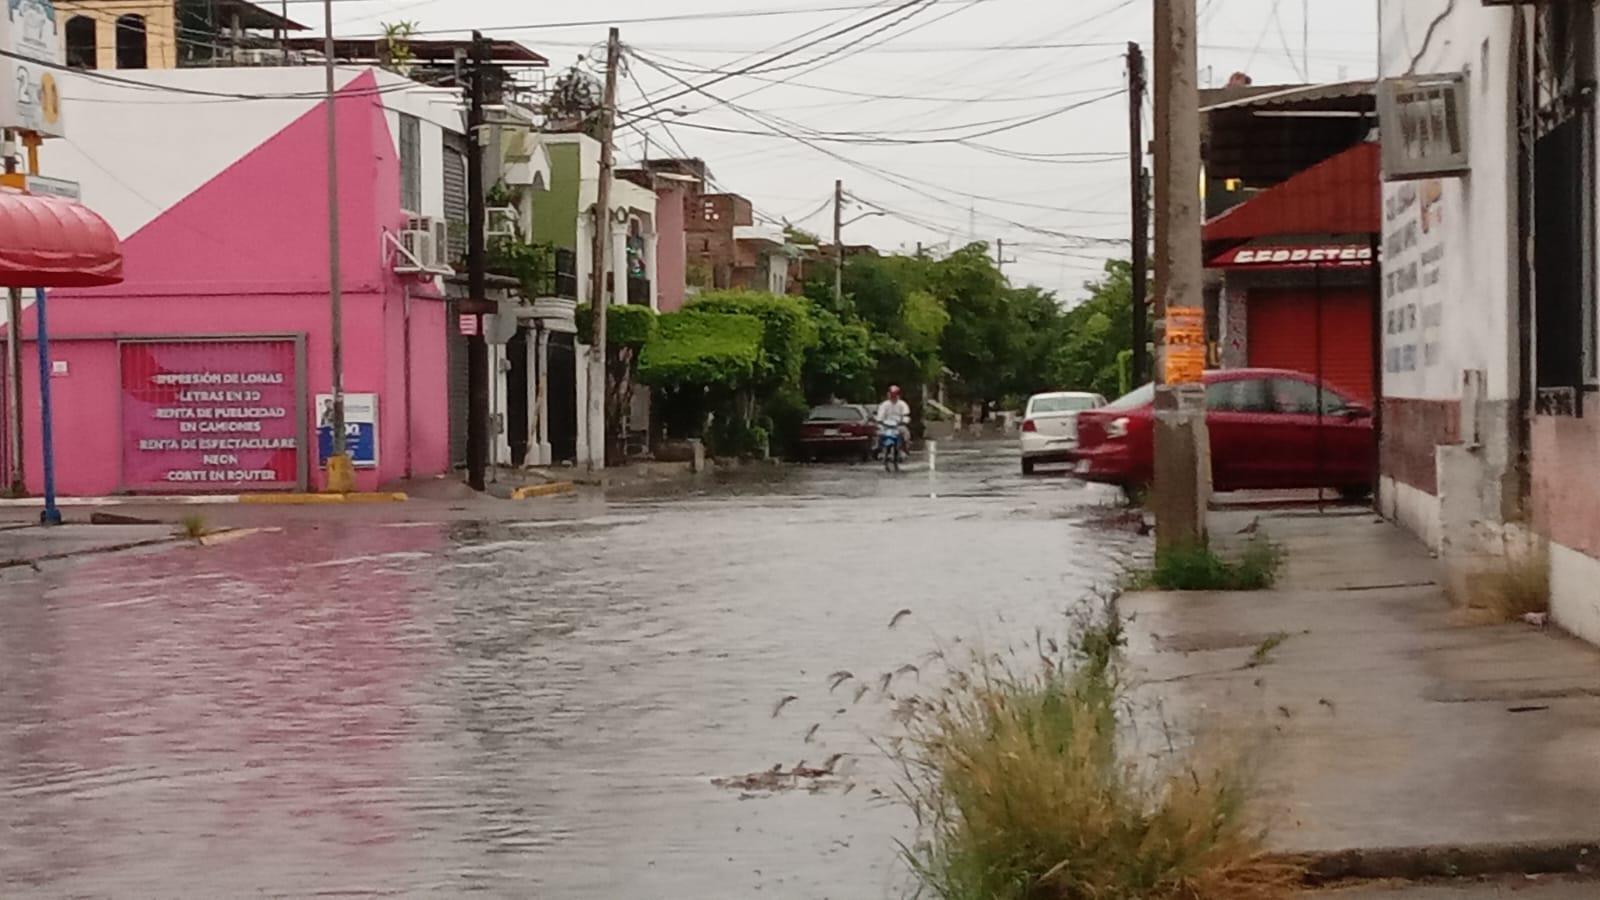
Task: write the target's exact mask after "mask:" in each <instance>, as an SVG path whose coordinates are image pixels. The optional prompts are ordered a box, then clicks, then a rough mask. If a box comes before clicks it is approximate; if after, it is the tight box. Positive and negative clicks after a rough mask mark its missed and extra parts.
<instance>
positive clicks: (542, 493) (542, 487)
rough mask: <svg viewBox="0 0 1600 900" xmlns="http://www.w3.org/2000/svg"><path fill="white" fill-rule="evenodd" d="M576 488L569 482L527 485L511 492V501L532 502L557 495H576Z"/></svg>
mask: <svg viewBox="0 0 1600 900" xmlns="http://www.w3.org/2000/svg"><path fill="white" fill-rule="evenodd" d="M577 490H578V486H577V485H576V484H573V483H572V482H570V481H552V482H550V483H549V484H529V485H524V486H522V487H519V488H517V489H516V490H514V491H512V492H511V499H513V500H532V499H534V498H535V497H554V496H556V495H557V494H573V493H577Z"/></svg>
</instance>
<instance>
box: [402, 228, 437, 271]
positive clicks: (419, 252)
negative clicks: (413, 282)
mask: <svg viewBox="0 0 1600 900" xmlns="http://www.w3.org/2000/svg"><path fill="white" fill-rule="evenodd" d="M400 246H401V247H402V248H403V249H404V250H405V255H406V257H407V258H406V259H402V260H400V265H399V266H398V267H397V268H399V269H401V270H403V271H421V272H427V271H430V270H432V269H433V268H434V262H435V260H436V259H437V258H438V256H439V248H438V244H437V243H435V241H434V238H433V232H432V231H423V230H420V229H416V228H407V229H406V230H405V231H402V232H400Z"/></svg>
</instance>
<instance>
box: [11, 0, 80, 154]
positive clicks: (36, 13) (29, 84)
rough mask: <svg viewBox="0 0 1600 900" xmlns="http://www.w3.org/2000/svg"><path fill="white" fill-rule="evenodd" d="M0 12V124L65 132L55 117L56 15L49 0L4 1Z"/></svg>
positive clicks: (58, 19)
mask: <svg viewBox="0 0 1600 900" xmlns="http://www.w3.org/2000/svg"><path fill="white" fill-rule="evenodd" d="M5 7H6V8H5V14H4V15H0V127H4V128H16V129H20V130H22V131H34V132H38V133H39V134H41V135H44V136H45V137H61V136H63V135H64V134H65V133H66V129H65V128H64V126H63V122H62V117H61V85H60V82H59V80H58V77H59V75H60V68H59V67H60V66H61V63H62V53H61V27H62V23H61V14H60V13H59V12H58V11H57V10H56V8H55V5H54V4H53V3H52V2H51V0H5Z"/></svg>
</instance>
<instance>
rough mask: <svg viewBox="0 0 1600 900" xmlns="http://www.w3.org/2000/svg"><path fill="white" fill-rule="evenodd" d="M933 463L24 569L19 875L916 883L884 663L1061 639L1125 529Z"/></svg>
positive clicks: (795, 893) (6, 604) (9, 645)
mask: <svg viewBox="0 0 1600 900" xmlns="http://www.w3.org/2000/svg"><path fill="white" fill-rule="evenodd" d="M917 462H920V460H918V461H917ZM940 462H941V466H942V471H941V473H940V475H939V478H938V479H937V480H936V481H930V480H929V479H928V477H927V475H926V473H925V472H918V471H912V472H908V473H906V474H904V475H902V476H900V477H898V478H893V477H890V476H886V475H884V474H882V473H881V472H879V471H877V470H875V469H873V468H871V467H837V468H836V467H818V468H805V469H801V470H798V471H793V472H788V473H784V474H781V475H777V474H775V475H772V476H769V477H765V478H748V477H746V478H739V479H735V480H734V481H732V482H730V483H723V484H718V485H714V486H709V487H706V488H703V489H699V490H695V491H692V492H687V493H686V492H684V491H682V490H681V489H663V490H661V491H659V492H657V493H656V494H654V495H652V494H648V493H645V494H638V495H635V496H632V497H629V498H627V499H615V498H614V499H613V500H611V501H610V502H608V503H603V504H592V503H589V504H586V503H572V504H571V505H570V506H567V507H549V506H546V507H541V509H542V510H549V509H567V510H570V512H571V514H570V517H567V518H550V517H548V516H547V517H546V518H543V519H539V520H530V521H514V522H495V523H481V522H440V523H426V522H424V523H406V524H404V525H399V524H392V525H386V524H381V523H377V522H369V523H362V524H357V523H354V522H347V523H339V524H337V525H326V526H323V527H316V528H289V529H286V530H285V531H283V532H281V533H277V534H267V535H260V536H257V537H254V538H251V539H248V540H244V541H239V542H236V543H233V544H228V545H224V546H221V547H216V548H211V549H206V550H187V549H185V550H179V551H173V552H165V553H160V554H147V555H137V556H119V557H101V558H98V559H94V560H91V561H86V562H81V563H75V564H68V565H58V566H56V567H53V568H46V570H45V571H44V572H42V573H25V574H11V575H6V576H4V577H3V578H0V895H3V896H6V897H16V896H116V897H236V896H308V895H313V894H315V895H318V896H340V895H351V896H369V895H391V896H419V897H436V896H450V895H455V894H461V893H469V892H482V893H486V894H488V895H490V896H506V897H530V896H536V897H552V898H592V900H602V898H604V900H617V898H744V897H751V896H758V895H759V896H774V897H794V898H824V897H827V898H877V897H893V896H899V895H900V894H901V892H902V889H903V888H904V885H905V876H904V872H903V869H902V867H901V866H900V864H899V862H898V861H897V859H896V855H895V854H896V850H895V845H894V841H895V839H896V838H904V837H906V836H907V835H908V830H907V828H908V823H907V815H906V813H905V811H904V810H902V809H899V808H897V807H894V806H892V805H890V804H887V803H885V802H883V801H881V800H880V799H878V798H877V797H876V796H875V794H874V790H875V789H881V790H889V789H890V785H889V781H888V778H889V766H888V765H887V763H886V761H884V760H883V759H882V757H881V756H880V755H879V753H878V751H876V750H875V749H874V747H873V745H872V743H871V742H872V740H873V739H874V738H881V737H882V736H884V735H886V734H889V733H891V732H892V730H893V725H892V722H891V720H890V717H889V715H888V709H889V706H890V704H889V703H887V702H885V701H884V700H883V699H882V698H881V697H880V696H879V692H878V691H877V690H876V688H877V687H878V685H879V684H880V683H881V682H880V679H881V677H882V676H883V675H885V674H888V673H892V672H894V670H896V669H898V668H900V667H901V666H903V665H905V664H908V663H910V664H916V665H918V666H919V671H917V672H912V671H910V670H905V671H903V672H902V673H901V674H900V675H899V676H898V679H900V683H901V684H902V685H904V683H905V682H907V681H909V682H911V684H909V685H905V686H902V687H893V688H892V690H897V691H907V690H914V689H915V682H916V681H917V680H919V679H920V680H922V681H923V683H924V685H925V686H926V685H927V684H928V683H933V684H937V678H938V666H937V665H936V664H934V663H932V662H931V657H930V656H929V654H930V651H932V650H935V649H938V648H940V647H946V648H950V647H956V646H984V647H993V648H995V649H1003V648H1004V646H1005V645H1007V644H1010V643H1012V642H1014V641H1022V642H1026V641H1031V639H1032V635H1033V633H1034V629H1035V627H1044V628H1047V629H1050V630H1051V631H1052V632H1055V633H1059V632H1060V631H1062V630H1063V629H1064V626H1065V623H1064V621H1063V619H1062V611H1063V609H1064V608H1065V607H1066V606H1067V605H1068V604H1070V603H1071V602H1072V601H1074V600H1075V599H1077V598H1078V597H1080V596H1082V595H1083V594H1084V593H1085V592H1087V591H1088V590H1089V589H1090V588H1091V587H1093V586H1094V585H1096V584H1103V583H1106V582H1107V581H1108V580H1109V579H1110V578H1112V577H1113V575H1114V573H1115V571H1116V568H1117V565H1118V560H1119V558H1120V556H1121V554H1122V553H1124V552H1126V550H1127V549H1128V548H1129V546H1130V545H1129V542H1128V540H1127V539H1126V538H1123V537H1120V536H1118V535H1115V534H1109V533H1105V532H1101V531H1098V530H1095V529H1093V528H1090V527H1088V526H1086V525H1085V524H1084V523H1083V522H1082V521H1081V519H1080V518H1078V517H1077V516H1075V515H1074V510H1075V509H1081V508H1082V507H1084V506H1086V505H1089V504H1094V503H1100V502H1103V501H1104V500H1105V496H1104V495H1103V494H1099V493H1096V492H1094V491H1092V490H1090V489H1088V488H1085V487H1083V486H1081V485H1078V484H1076V483H1074V482H1070V481H1066V480H1061V479H1045V480H1037V481H1028V482H1024V481H1023V480H1022V479H1021V478H1020V477H1018V476H1016V475H1014V474H1013V473H1014V472H1015V471H1016V460H1015V457H1014V456H1012V457H1008V456H1006V455H1004V454H1003V452H1002V451H999V450H997V449H994V448H993V447H987V448H986V447H974V448H969V449H967V450H965V451H963V452H958V453H954V454H951V453H946V454H943V455H942V457H941V461H940ZM932 493H937V494H938V496H937V498H935V497H932V496H930V494H932ZM901 609H910V610H911V614H910V615H909V616H903V617H901V618H900V620H899V621H898V622H897V624H896V625H895V626H894V627H893V628H890V627H889V623H890V621H891V620H892V619H894V618H895V616H896V613H897V612H898V611H899V610H901ZM841 670H842V671H848V672H850V673H852V675H853V676H854V678H853V679H852V680H851V681H849V682H848V683H846V684H844V685H841V686H840V687H839V688H838V689H837V690H834V691H830V690H829V680H828V678H829V675H830V673H834V672H837V671H841ZM867 683H870V684H872V685H873V687H874V690H869V691H868V692H866V693H865V694H864V695H863V696H862V697H861V699H860V700H859V701H857V700H856V699H855V693H856V691H855V689H854V687H853V686H854V685H856V684H867ZM791 695H792V696H793V697H794V698H795V699H793V700H791V701H790V702H788V703H787V704H785V705H784V706H783V708H782V709H781V710H780V711H779V712H778V713H777V714H776V715H774V707H775V706H776V705H777V703H778V701H779V700H780V699H781V698H784V697H787V696H791ZM813 726H815V730H814V731H813ZM808 732H810V733H811V737H810V739H809V740H808V739H807V734H808ZM838 753H843V754H847V756H846V757H845V758H844V760H845V761H844V763H843V765H842V766H841V768H842V769H843V770H844V771H846V772H848V773H849V777H848V778H844V779H839V780H838V783H837V784H835V785H834V786H832V787H829V788H827V789H824V790H821V791H817V792H814V793H813V792H807V791H793V792H780V793H776V794H759V795H752V794H749V793H746V792H741V791H739V790H734V789H726V788H721V787H715V786H713V785H712V784H711V779H713V778H716V777H721V776H737V775H743V774H746V773H753V772H761V771H763V770H767V769H769V768H771V767H772V766H773V765H774V764H778V763H782V764H783V765H784V766H785V768H788V767H790V766H792V765H794V764H796V763H799V762H801V761H802V760H805V761H807V763H808V764H810V765H813V766H816V765H820V764H821V763H822V762H823V760H824V759H826V758H827V757H830V756H832V755H834V754H838ZM844 784H854V785H855V788H853V789H851V790H849V791H848V792H846V791H845V790H844V789H843V785H844Z"/></svg>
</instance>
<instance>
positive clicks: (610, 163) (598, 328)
mask: <svg viewBox="0 0 1600 900" xmlns="http://www.w3.org/2000/svg"><path fill="white" fill-rule="evenodd" d="M621 65H622V33H621V32H620V31H619V30H617V29H615V28H613V29H611V37H610V38H609V40H607V41H606V93H605V100H604V101H603V103H602V104H601V107H600V134H599V138H600V184H599V189H598V191H597V193H596V200H595V204H594V254H593V256H594V271H593V272H591V273H590V278H589V304H590V312H591V313H592V314H593V316H594V327H593V329H592V331H593V335H592V336H591V338H590V340H591V341H592V342H593V343H592V344H591V345H590V347H589V397H588V401H589V427H588V431H589V471H590V472H596V471H599V470H601V469H604V468H605V466H606V457H605V453H606V443H607V435H608V434H609V428H608V425H607V423H606V307H607V303H606V248H607V247H610V246H611V173H612V170H613V169H614V168H615V166H616V163H615V156H614V154H613V152H612V149H611V139H612V134H613V132H614V131H615V130H616V126H617V69H618V67H620V66H621ZM622 264H623V261H622V260H617V265H619V266H620V265H622ZM617 299H618V300H619V301H620V300H622V299H624V298H621V297H619V298H617Z"/></svg>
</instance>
